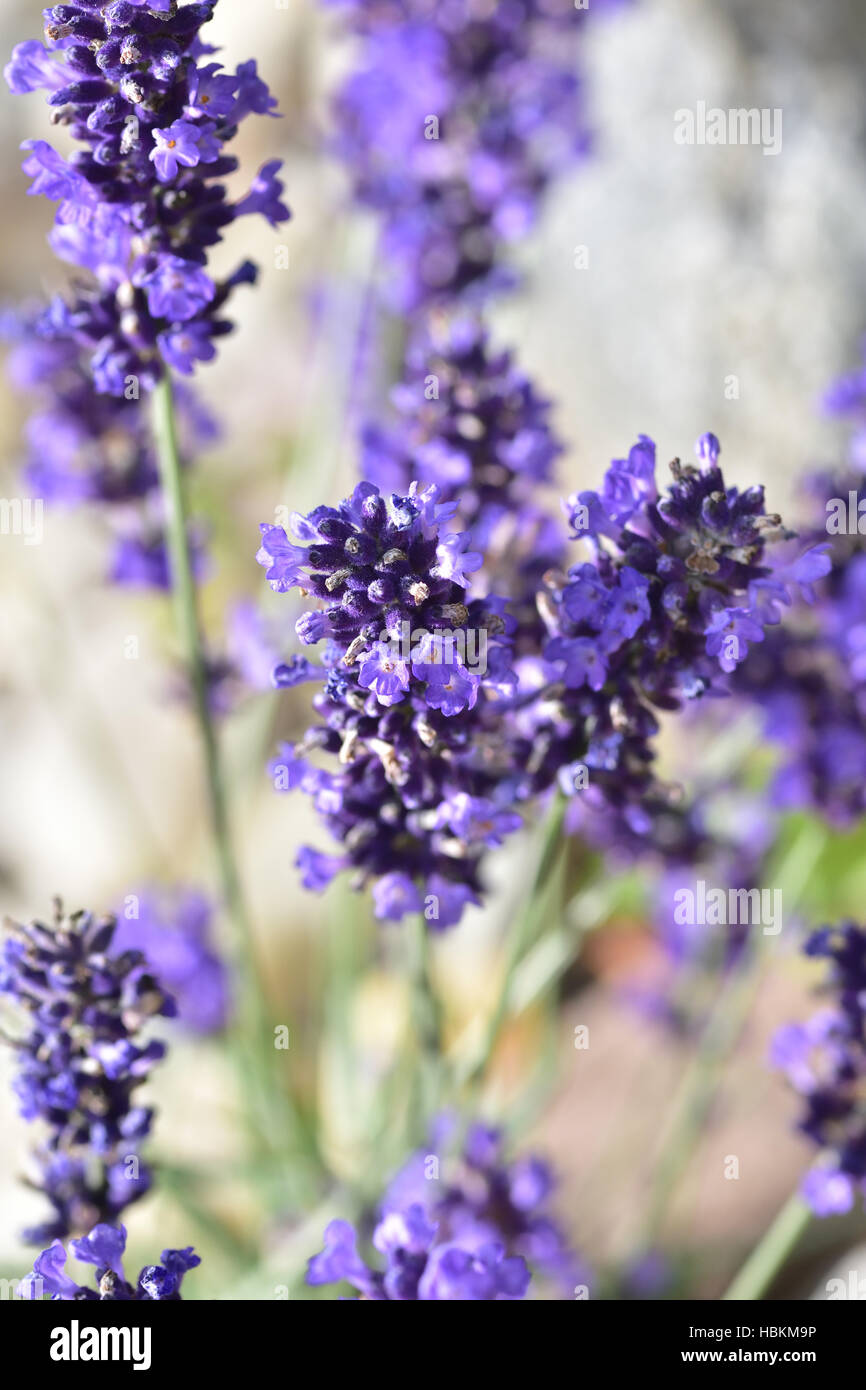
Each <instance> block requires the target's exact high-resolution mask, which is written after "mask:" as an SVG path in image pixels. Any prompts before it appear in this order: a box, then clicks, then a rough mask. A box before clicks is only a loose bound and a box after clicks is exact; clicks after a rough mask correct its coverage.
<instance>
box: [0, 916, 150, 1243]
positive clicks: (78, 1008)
mask: <svg viewBox="0 0 866 1390" xmlns="http://www.w3.org/2000/svg"><path fill="white" fill-rule="evenodd" d="M114 931H115V920H114V918H113V917H103V918H96V917H94V916H93V915H92V914H91V913H87V912H79V913H75V914H73V916H71V917H69V918H64V916H63V914H62V911H61V909H60V908H59V906H58V909H57V912H56V916H55V919H54V922H53V924H52V925H51V926H46V925H44V924H43V923H41V922H32V923H30V925H29V926H19V925H18V924H16V923H12V924H10V925H9V926H8V928H7V933H8V934H7V940H6V943H5V946H4V949H3V956H2V961H0V994H7V995H9V996H11V997H12V998H13V999H15V1000H16V1002H17V1003H18V1004H19V1005H20V1006H21V1007H22V1009H23V1010H24V1011H25V1013H26V1017H27V1020H28V1023H29V1032H27V1033H26V1034H25V1035H24V1036H23V1037H22V1038H21V1039H20V1041H19V1043H18V1046H17V1049H16V1058H17V1073H16V1077H15V1081H14V1089H15V1093H16V1095H17V1097H18V1100H19V1105H20V1108H21V1113H22V1114H23V1115H24V1117H25V1118H26V1119H28V1120H34V1119H39V1120H41V1121H42V1122H43V1124H44V1126H45V1128H46V1129H47V1139H45V1141H44V1142H43V1144H42V1147H41V1148H40V1149H39V1150H37V1158H38V1160H39V1163H40V1166H41V1168H42V1181H41V1183H40V1186H41V1188H42V1190H43V1191H44V1192H45V1195H46V1196H47V1197H48V1199H49V1201H50V1202H51V1205H52V1207H53V1211H54V1215H53V1218H52V1219H51V1220H50V1221H49V1222H46V1223H45V1224H44V1225H43V1226H41V1227H39V1228H38V1229H37V1230H36V1231H34V1232H31V1233H29V1236H30V1238H32V1239H33V1240H34V1241H42V1240H45V1239H48V1240H51V1239H52V1238H53V1237H55V1236H60V1237H62V1236H66V1235H68V1234H70V1233H72V1232H74V1231H76V1230H79V1231H80V1230H82V1229H86V1227H87V1226H90V1225H92V1224H94V1223H96V1222H110V1223H113V1222H114V1221H115V1220H116V1218H117V1216H118V1214H119V1213H120V1212H121V1211H122V1210H123V1208H124V1207H125V1206H127V1205H128V1204H129V1203H130V1202H133V1201H135V1200H137V1198H139V1197H140V1196H142V1195H143V1194H144V1193H145V1192H146V1191H147V1189H148V1187H149V1184H150V1177H149V1174H148V1173H147V1171H146V1169H144V1167H143V1165H140V1163H139V1160H138V1156H137V1154H136V1151H135V1147H134V1146H135V1144H136V1143H137V1141H138V1140H139V1139H143V1138H145V1137H146V1136H147V1134H148V1131H149V1129H150V1124H151V1119H152V1112H151V1111H150V1110H149V1109H146V1108H142V1107H141V1106H140V1105H139V1104H138V1103H137V1099H136V1096H137V1090H138V1087H139V1086H140V1085H141V1083H142V1081H143V1080H145V1079H146V1077H147V1075H148V1073H149V1071H150V1070H151V1068H152V1067H153V1065H154V1064H155V1063H156V1062H158V1061H159V1060H160V1059H161V1058H162V1056H163V1055H164V1052H165V1048H164V1046H163V1045H162V1044H161V1043H156V1042H151V1043H149V1044H147V1045H146V1046H144V1047H142V1046H141V1045H140V1043H139V1039H138V1034H139V1031H140V1029H141V1028H142V1026H143V1025H144V1023H145V1022H146V1021H147V1020H148V1019H150V1018H151V1017H154V1016H157V1015H163V1016H167V1017H171V1016H172V1015H173V1014H174V1012H175V1007H174V1003H173V1001H172V1000H171V999H170V998H169V997H168V996H167V995H166V994H165V993H164V992H163V990H162V988H161V986H160V985H159V984H157V982H156V980H155V979H154V977H153V976H152V975H151V974H150V973H149V971H148V969H147V967H146V965H145V960H144V957H143V955H142V954H141V952H140V951H136V950H132V951H128V952H126V953H124V954H113V953H112V945H113V937H114ZM94 999H98V1001H99V1006H98V1008H95V1007H94V1002H93V1001H94ZM130 1159H132V1160H134V1161H133V1162H130ZM121 1169H122V1172H123V1180H120V1174H121Z"/></svg>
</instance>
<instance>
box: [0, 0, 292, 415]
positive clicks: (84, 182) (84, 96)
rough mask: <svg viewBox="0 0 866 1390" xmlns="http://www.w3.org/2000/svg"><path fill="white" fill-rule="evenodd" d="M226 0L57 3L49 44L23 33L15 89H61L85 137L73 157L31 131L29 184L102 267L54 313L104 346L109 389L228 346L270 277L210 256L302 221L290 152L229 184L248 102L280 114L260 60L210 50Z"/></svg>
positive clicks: (71, 126)
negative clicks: (261, 228) (243, 186)
mask: <svg viewBox="0 0 866 1390" xmlns="http://www.w3.org/2000/svg"><path fill="white" fill-rule="evenodd" d="M217 4H218V0H200V3H194V4H187V5H181V6H178V5H177V4H174V3H168V0H166V3H163V4H160V5H159V6H158V7H153V6H150V5H148V6H147V7H143V6H141V5H138V4H133V3H130V0H114V3H111V4H108V5H106V4H104V3H102V0H83V3H79V4H69V5H53V6H50V7H49V8H48V9H47V10H46V11H45V44H44V45H43V44H42V43H40V42H39V41H38V40H30V41H27V42H25V43H22V44H19V45H18V47H17V48H16V49H15V51H14V53H13V55H12V59H11V62H10V63H9V64H8V66H7V68H6V79H7V82H8V83H9V86H10V88H11V89H12V91H13V92H16V93H21V92H32V91H37V90H40V89H41V90H45V91H47V92H48V104H49V106H50V107H51V108H52V113H53V119H54V121H55V123H57V124H61V125H63V126H65V127H66V128H67V130H68V132H69V134H70V136H71V137H72V139H73V140H74V141H75V142H76V144H77V147H78V148H77V149H76V151H75V153H74V154H73V155H71V156H70V158H69V159H65V158H64V157H63V156H62V155H60V154H59V153H58V152H57V151H56V150H55V149H54V148H53V147H52V146H51V145H50V144H49V143H47V142H46V141H44V140H28V141H26V142H25V145H24V148H25V149H26V150H27V151H28V156H27V159H26V160H25V162H24V171H25V173H26V174H28V175H29V176H30V177H31V178H32V179H33V185H32V187H31V189H30V192H31V193H35V194H41V195H43V196H44V197H47V198H48V199H49V200H50V201H51V202H54V203H57V204H58V211H57V220H56V224H55V227H54V230H53V232H52V234H51V238H50V239H51V244H52V247H53V248H54V250H55V251H56V253H57V254H58V255H59V256H60V257H61V259H63V260H66V261H69V262H70V263H71V264H72V265H74V266H75V267H76V268H77V269H78V270H83V271H86V272H88V273H89V275H90V276H91V282H90V284H89V285H88V286H87V287H78V286H76V288H75V290H74V291H73V296H72V299H71V301H70V302H65V301H63V300H60V299H58V300H56V301H54V303H53V305H52V310H53V313H54V316H55V318H56V321H57V322H58V324H62V325H63V327H64V329H65V330H66V331H67V332H68V334H69V336H70V337H71V338H72V340H73V341H74V342H76V343H78V344H79V345H81V346H82V347H83V348H85V349H87V350H89V351H90V353H91V358H90V367H91V370H92V373H93V381H94V387H95V389H96V390H97V391H98V392H99V393H101V394H108V395H119V396H123V395H124V394H126V393H127V392H128V390H129V387H130V382H131V380H134V381H135V382H138V383H140V384H142V385H143V386H145V387H148V388H149V387H151V386H153V385H154V383H155V382H156V381H157V380H158V379H159V377H160V376H161V375H162V372H163V363H167V364H168V365H169V366H170V367H172V368H173V369H174V370H175V371H179V372H181V373H184V374H189V373H190V372H191V371H192V370H193V368H194V365H195V363H196V362H198V361H209V360H210V359H211V358H213V357H214V356H215V353H216V345H215V339H217V338H219V337H220V336H222V335H223V334H224V333H226V332H229V331H230V330H231V323H230V321H229V320H228V319H227V318H226V317H225V308H226V305H227V302H228V300H229V298H230V296H231V294H232V293H233V291H234V290H235V288H236V287H237V286H238V285H240V284H249V283H252V282H254V280H255V278H256V271H255V267H254V266H252V265H251V264H250V263H249V262H244V263H243V264H242V265H241V266H240V267H239V268H238V269H237V270H236V271H235V272H234V273H233V274H232V275H230V276H228V277H227V278H226V279H224V280H221V281H219V282H217V281H215V280H213V279H212V278H211V276H210V275H209V274H208V273H207V270H206V269H205V267H206V265H207V262H208V256H209V253H210V251H211V249H212V247H214V246H215V245H217V243H219V242H220V241H222V239H223V236H224V234H225V231H226V229H227V228H228V227H229V226H230V225H231V224H232V223H233V222H235V221H236V220H237V219H238V218H239V217H243V216H246V215H248V214H251V213H260V214H262V215H264V216H265V217H266V218H267V219H268V221H269V222H270V223H271V224H272V225H273V226H278V225H279V224H280V223H281V222H283V221H285V220H286V218H287V217H288V215H289V214H288V211H287V209H286V208H285V206H284V205H283V203H282V185H281V183H280V180H279V178H278V171H279V168H280V165H279V162H272V163H269V164H266V165H265V166H264V167H263V168H262V170H261V171H260V172H259V174H258V175H257V176H256V178H255V180H254V181H253V185H252V188H251V190H250V192H249V193H248V194H247V195H246V196H245V197H243V198H241V199H240V200H237V201H235V200H232V199H231V198H230V197H229V194H228V190H227V188H226V186H225V183H224V182H223V180H224V179H225V178H226V177H227V176H228V175H229V174H232V173H233V172H234V171H235V170H236V168H237V167H238V166H237V160H236V159H235V158H234V157H233V156H232V155H230V154H228V153H227V152H226V147H227V146H228V145H229V143H230V142H231V141H232V139H233V138H234V136H235V135H236V133H237V130H238V126H239V125H240V123H241V122H242V121H243V120H244V119H245V118H246V117H247V116H249V115H250V114H252V113H258V114H261V115H273V114H275V113H274V110H273V108H274V106H275V104H276V103H275V100H274V98H273V97H272V96H271V94H270V92H269V91H268V88H267V86H266V84H265V83H264V82H263V80H262V79H261V78H260V77H259V74H258V70H257V66H256V63H255V61H251V62H248V63H242V64H241V66H240V67H239V68H238V69H237V70H236V71H235V72H225V71H223V68H222V65H221V64H220V63H215V62H208V61H205V60H207V58H208V57H209V56H210V55H211V54H212V53H213V51H214V50H213V49H212V48H211V47H209V46H208V45H207V44H206V43H205V42H204V40H203V38H202V36H201V30H202V28H203V27H204V25H205V24H206V23H207V22H208V21H209V20H210V19H211V18H212V17H213V14H214V11H215V9H216V6H217Z"/></svg>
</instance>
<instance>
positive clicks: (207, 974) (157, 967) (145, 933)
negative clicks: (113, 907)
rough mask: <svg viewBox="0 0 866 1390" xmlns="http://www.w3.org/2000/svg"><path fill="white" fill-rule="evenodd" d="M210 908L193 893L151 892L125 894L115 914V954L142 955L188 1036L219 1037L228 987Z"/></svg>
mask: <svg viewBox="0 0 866 1390" xmlns="http://www.w3.org/2000/svg"><path fill="white" fill-rule="evenodd" d="M213 915H214V912H213V904H212V902H211V901H210V899H209V898H207V897H206V896H205V894H204V893H201V892H200V891H199V890H198V889H196V888H191V887H187V886H185V885H180V886H178V887H175V888H161V887H149V888H145V889H143V890H141V891H139V892H137V893H132V894H129V895H128V896H127V897H126V898H125V899H124V903H123V906H122V908H121V909H119V911H118V913H117V928H116V930H115V933H114V942H113V945H114V949H115V951H140V952H141V954H142V955H143V956H144V957H145V959H146V960H147V962H148V965H149V966H150V967H151V969H152V970H153V971H154V972H155V974H156V975H157V977H158V978H159V980H160V982H161V983H162V984H163V985H164V986H165V988H166V989H167V990H169V991H170V993H171V997H172V999H173V1000H174V1004H175V1011H176V1012H175V1017H176V1019H177V1022H178V1024H179V1025H180V1027H181V1028H183V1029H184V1030H185V1031H186V1032H189V1033H193V1034H197V1035H199V1036H208V1035H210V1034H213V1033H220V1032H222V1031H223V1030H224V1029H225V1027H226V1026H227V1024H228V1020H229V1016H230V1013H231V984H230V980H229V972H228V968H227V966H226V962H225V960H224V959H223V958H222V956H221V955H220V953H219V951H218V950H217V947H216V944H215V942H214V932H213Z"/></svg>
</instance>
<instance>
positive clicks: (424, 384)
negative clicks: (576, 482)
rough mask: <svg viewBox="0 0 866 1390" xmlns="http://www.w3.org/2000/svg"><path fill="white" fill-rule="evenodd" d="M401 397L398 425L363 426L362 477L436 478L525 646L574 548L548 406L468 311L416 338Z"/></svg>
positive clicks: (397, 486) (396, 402) (385, 482)
mask: <svg viewBox="0 0 866 1390" xmlns="http://www.w3.org/2000/svg"><path fill="white" fill-rule="evenodd" d="M391 399H392V403H393V407H394V419H393V421H392V422H390V423H389V424H388V425H386V426H384V427H382V426H379V425H373V424H370V425H368V426H367V427H366V428H365V430H364V431H363V434H362V441H361V459H360V467H361V474H362V476H363V477H365V478H369V479H370V481H371V482H373V483H375V484H376V485H377V486H378V487H380V488H381V489H382V491H383V492H390V491H396V492H400V493H406V492H408V491H409V488H410V486H411V484H412V483H413V482H414V481H416V480H417V481H418V482H419V483H420V484H423V485H425V486H426V485H428V484H430V483H435V484H436V486H437V487H438V489H439V494H440V497H441V500H442V501H443V502H451V501H453V502H456V503H457V519H458V521H459V523H460V525H461V526H463V527H465V529H466V530H467V531H468V532H469V535H470V536H471V544H472V546H473V548H475V547H477V548H478V550H480V551H482V552H483V554H484V557H485V558H484V572H483V574H482V575H480V576H479V578H480V579H481V580H482V581H483V583H484V584H485V586H486V587H487V588H489V589H493V590H495V591H496V592H497V593H502V594H506V595H507V596H508V598H509V600H510V603H511V611H512V613H513V615H514V618H515V620H516V623H517V644H518V647H523V646H524V645H526V643H527V642H533V641H534V642H535V643H536V644H537V641H538V636H539V628H538V622H539V620H538V613H537V611H536V606H535V593H536V591H537V589H538V588H539V587H540V584H541V580H542V576H543V575H544V573H545V571H547V570H548V569H550V568H551V567H553V566H559V565H561V564H562V563H563V558H564V551H565V538H564V536H563V534H562V528H561V527H560V526H559V525H557V524H556V523H555V522H554V521H553V520H552V518H551V515H550V511H549V510H548V508H547V507H546V506H545V501H546V500H547V499H546V498H545V493H546V492H547V493H549V492H550V490H551V488H552V485H553V483H554V464H555V461H556V459H557V457H558V456H559V454H561V453H562V445H561V444H560V443H559V441H558V439H557V438H556V436H555V434H554V433H553V431H552V430H551V427H550V422H549V415H550V409H551V406H550V402H549V401H548V400H546V399H545V398H544V397H542V396H540V395H539V394H538V392H537V391H536V390H535V388H534V386H533V385H532V383H531V381H530V380H529V379H528V377H527V376H526V375H525V373H523V372H522V371H520V369H519V368H518V367H517V365H516V363H515V361H514V358H513V356H512V354H511V353H510V352H507V351H501V350H494V349H493V348H492V347H491V345H490V343H489V341H488V336H487V333H486V332H485V330H484V328H483V327H482V325H481V324H480V322H479V321H478V319H477V317H475V316H474V315H467V314H461V315H458V316H456V317H452V318H450V319H449V318H448V317H447V316H445V315H439V314H434V315H432V317H431V323H430V326H429V327H426V328H423V329H422V330H420V331H417V332H416V333H415V334H414V335H413V337H412V339H411V340H410V343H409V346H408V349H407V353H406V364H405V369H404V376H403V379H402V381H401V382H400V383H399V384H398V385H397V386H396V387H395V388H394V390H393V391H392V393H391Z"/></svg>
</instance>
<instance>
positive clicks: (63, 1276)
mask: <svg viewBox="0 0 866 1390" xmlns="http://www.w3.org/2000/svg"><path fill="white" fill-rule="evenodd" d="M69 1249H70V1251H71V1252H72V1254H73V1256H74V1257H75V1259H76V1260H81V1261H82V1263H83V1264H89V1265H95V1266H96V1288H95V1289H94V1288H91V1287H89V1286H88V1285H86V1284H76V1282H75V1280H74V1279H73V1278H72V1276H71V1274H67V1272H66V1260H67V1252H66V1250H65V1248H64V1246H63V1244H62V1243H61V1242H60V1241H59V1240H55V1241H53V1242H52V1244H51V1245H50V1246H49V1248H48V1249H47V1250H43V1251H42V1254H41V1255H39V1256H38V1257H37V1259H36V1260H35V1261H34V1264H33V1273H32V1274H28V1275H27V1277H26V1279H22V1281H21V1283H20V1284H19V1286H18V1291H17V1293H18V1297H19V1298H23V1299H28V1300H30V1301H33V1300H36V1301H39V1302H41V1301H42V1299H43V1298H44V1296H45V1294H46V1293H47V1294H49V1295H50V1298H51V1301H52V1302H58V1301H59V1302H67V1303H72V1302H81V1301H91V1302H92V1301H93V1300H99V1301H101V1302H130V1301H132V1300H140V1301H142V1302H147V1301H155V1300H168V1301H171V1302H177V1301H178V1300H179V1299H180V1298H181V1297H182V1295H181V1292H180V1290H181V1285H182V1283H183V1277H184V1275H185V1274H186V1273H188V1271H189V1270H191V1269H195V1267H196V1265H200V1264H201V1260H200V1259H199V1257H198V1255H196V1254H195V1253H194V1251H193V1249H192V1246H188V1247H187V1248H186V1249H185V1250H163V1252H162V1255H161V1256H160V1259H161V1261H162V1263H161V1264H158V1265H145V1267H144V1269H142V1271H141V1273H140V1274H139V1276H138V1279H137V1280H136V1282H135V1284H130V1283H129V1282H128V1280H127V1278H126V1275H125V1273H124V1269H123V1253H124V1251H125V1249H126V1227H125V1226H112V1225H109V1224H107V1223H106V1222H100V1223H99V1224H98V1225H96V1226H94V1228H93V1230H92V1231H91V1232H90V1233H89V1235H87V1236H84V1237H82V1238H81V1239H80V1240H71V1241H70V1242H69Z"/></svg>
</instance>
